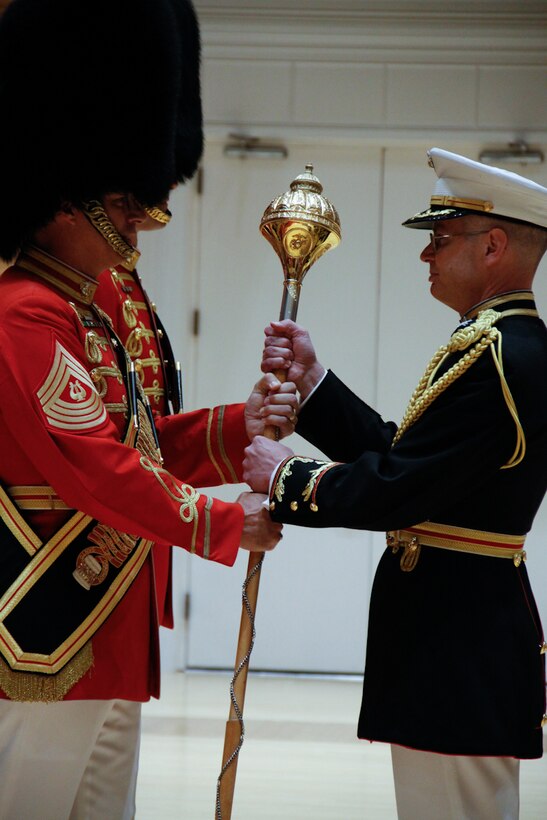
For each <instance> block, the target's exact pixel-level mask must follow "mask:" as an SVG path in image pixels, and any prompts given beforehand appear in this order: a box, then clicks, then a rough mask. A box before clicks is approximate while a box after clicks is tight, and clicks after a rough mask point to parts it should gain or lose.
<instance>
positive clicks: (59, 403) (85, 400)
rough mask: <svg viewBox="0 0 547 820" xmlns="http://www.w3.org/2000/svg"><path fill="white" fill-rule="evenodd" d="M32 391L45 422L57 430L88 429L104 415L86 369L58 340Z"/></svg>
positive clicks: (100, 422)
mask: <svg viewBox="0 0 547 820" xmlns="http://www.w3.org/2000/svg"><path fill="white" fill-rule="evenodd" d="M36 395H37V396H38V399H39V401H40V404H41V405H42V410H43V411H44V414H45V416H46V418H47V420H48V423H49V424H50V425H51V426H52V427H56V428H58V429H61V430H73V431H77V430H89V429H91V428H93V427H99V426H100V425H101V424H103V422H104V421H105V420H106V418H107V412H106V409H105V406H104V404H103V402H102V400H101V398H100V396H99V394H98V393H97V390H96V388H95V386H94V385H93V382H92V381H91V378H90V376H89V373H88V372H87V370H86V369H85V367H83V365H82V364H81V363H80V362H79V361H78V360H77V359H75V358H74V356H72V355H71V354H70V353H69V352H68V350H66V349H65V348H64V347H63V346H62V344H60V342H57V344H56V347H55V356H54V359H53V364H52V366H51V370H50V372H49V374H48V375H47V377H46V379H45V381H44V383H43V385H42V386H41V387H40V389H39V390H38V391H37V394H36Z"/></svg>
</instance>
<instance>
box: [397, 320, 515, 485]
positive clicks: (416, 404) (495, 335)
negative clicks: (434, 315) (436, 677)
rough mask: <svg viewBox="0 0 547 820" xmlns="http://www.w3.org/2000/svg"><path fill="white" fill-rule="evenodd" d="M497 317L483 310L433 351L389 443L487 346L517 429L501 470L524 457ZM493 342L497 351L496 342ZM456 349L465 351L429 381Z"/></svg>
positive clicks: (402, 433)
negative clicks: (505, 462)
mask: <svg viewBox="0 0 547 820" xmlns="http://www.w3.org/2000/svg"><path fill="white" fill-rule="evenodd" d="M500 318H501V313H498V312H497V311H495V310H490V309H489V310H485V311H482V312H481V313H479V315H478V317H477V319H476V321H475V322H474V323H473V324H472V325H469V326H468V327H464V328H461V329H460V330H457V331H456V332H455V333H454V334H453V335H452V337H451V339H450V341H449V342H448V344H446V345H443V346H442V347H440V348H439V350H438V351H437V352H436V353H435V355H434V356H433V358H432V359H431V361H430V362H429V364H428V366H427V368H426V370H425V373H424V375H423V376H422V378H421V379H420V382H419V384H418V386H417V388H416V389H415V391H414V393H413V394H412V397H411V399H410V402H409V404H408V407H407V409H406V411H405V414H404V416H403V420H402V422H401V424H400V426H399V429H398V430H397V433H396V435H395V438H394V439H393V444H392V446H394V445H395V444H397V442H398V441H400V439H401V438H402V436H403V435H404V434H405V433H406V431H407V430H408V429H409V427H411V426H412V425H413V424H414V423H415V422H416V421H417V420H418V419H419V418H420V417H421V416H422V415H423V413H425V411H426V410H427V408H428V407H429V406H430V405H431V404H432V403H433V402H434V401H435V399H436V398H437V397H438V396H440V394H441V393H443V392H444V391H445V390H446V388H447V387H449V386H450V385H451V384H452V383H453V382H455V381H456V379H458V378H459V377H460V376H462V375H463V374H464V373H465V372H466V371H467V370H468V369H469V368H470V367H471V365H472V364H473V363H474V362H476V361H477V360H478V359H479V357H480V356H482V354H483V353H484V351H485V350H486V349H487V348H490V350H491V353H492V358H493V359H494V364H495V366H496V369H497V371H498V373H499V376H500V381H501V388H502V392H503V397H504V399H505V403H506V404H507V408H508V410H509V412H510V413H511V416H512V418H513V421H514V422H515V426H516V428H517V443H516V446H515V450H514V452H513V455H512V456H511V458H510V459H509V461H508V462H507V464H505V465H504V466H503V467H502V469H509V468H511V467H515V466H516V465H517V464H519V463H520V462H521V461H522V459H523V458H524V454H525V452H526V441H525V438H524V431H523V429H522V425H521V423H520V421H519V417H518V412H517V408H516V405H515V402H514V399H513V396H512V395H511V391H510V389H509V385H508V384H507V381H506V379H505V375H504V372H503V360H502V352H501V333H500V331H499V330H498V328H496V327H494V326H493V325H494V324H495V323H496V322H497V321H498V319H500ZM495 343H497V351H496V345H495ZM472 344H474V347H472V348H471V349H470V350H467V348H469V346H470V345H472ZM458 350H467V353H464V355H463V356H462V357H461V359H459V360H458V361H457V362H456V363H455V364H454V365H452V367H451V368H450V369H449V370H447V371H446V373H444V374H443V375H442V376H441V377H440V378H439V379H437V381H435V382H434V381H433V379H434V378H435V374H436V373H437V371H438V370H439V368H440V366H441V365H442V363H443V362H444V361H445V359H446V358H447V356H449V355H450V354H451V353H456V352H457V351H458Z"/></svg>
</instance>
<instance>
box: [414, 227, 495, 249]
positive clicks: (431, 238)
mask: <svg viewBox="0 0 547 820" xmlns="http://www.w3.org/2000/svg"><path fill="white" fill-rule="evenodd" d="M481 233H490V228H488V229H487V230H484V231H464V232H463V233H442V234H438V233H437V234H435V233H430V234H429V241H430V243H431V246H432V248H433V253H437V251H438V250H440V248H441V247H442V245H438V244H437V243H438V242H439V239H453V237H455V236H478V235H479V234H481Z"/></svg>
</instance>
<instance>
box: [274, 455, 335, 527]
mask: <svg viewBox="0 0 547 820" xmlns="http://www.w3.org/2000/svg"><path fill="white" fill-rule="evenodd" d="M337 464H338V462H333V461H318V460H317V459H314V458H305V457H304V456H289V458H286V459H285V460H284V461H282V462H281V464H280V465H279V467H278V468H277V470H276V473H275V476H274V479H273V481H272V486H271V490H270V514H271V516H272V518H273V519H274V521H283V522H285V523H287V524H291V523H293V524H300V525H304V526H306V525H308V526H321V520H320V519H321V516H320V514H319V513H320V501H319V497H318V491H319V485H320V482H321V479H322V478H323V476H324V475H325V474H326V473H327V472H328V471H329V470H331V469H332V468H333V467H336V466H337Z"/></svg>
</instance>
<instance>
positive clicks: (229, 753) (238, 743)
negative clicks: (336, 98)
mask: <svg viewBox="0 0 547 820" xmlns="http://www.w3.org/2000/svg"><path fill="white" fill-rule="evenodd" d="M322 191H323V186H322V185H321V183H320V182H319V180H318V178H317V177H316V176H315V175H314V174H313V165H306V170H305V172H304V173H303V174H300V175H299V176H297V177H296V179H294V180H293V181H292V182H291V186H290V189H289V190H288V191H286V192H285V193H284V194H281V196H278V197H276V198H275V199H274V200H272V202H271V203H270V204H269V205H268V207H267V208H266V210H265V211H264V215H263V216H262V219H261V222H260V232H261V233H262V235H263V236H264V237H265V238H266V239H267V240H268V242H269V243H270V244H271V245H272V247H273V249H274V250H275V252H276V253H277V255H278V256H279V259H280V260H281V265H282V267H283V298H282V300H281V310H280V314H279V319H280V321H281V320H283V319H292V320H293V321H296V315H297V313H298V302H299V299H300V290H301V287H302V282H303V280H304V277H305V275H306V273H307V272H308V270H309V269H310V267H311V266H312V265H313V264H314V262H316V261H317V260H318V259H319V258H320V257H321V256H323V254H325V253H326V252H327V251H328V250H330V249H331V248H335V247H336V246H337V245H338V244H339V242H340V239H341V231H340V219H339V217H338V214H337V212H336V210H335V208H334V207H333V205H331V203H330V202H329V200H328V199H326V197H324V196H323V195H322ZM275 375H276V377H277V378H278V379H279V381H282V382H284V381H285V380H286V377H287V374H286V372H285V371H284V370H279V371H276V372H275ZM264 435H265V436H266V437H267V438H271V439H277V438H278V437H279V430H278V429H277V428H275V427H268V428H266V429H265V431H264ZM263 561H264V553H263V552H251V554H250V555H249V563H248V566H247V577H246V579H245V582H244V584H243V591H242V601H243V606H242V612H241V622H240V628H239V637H238V643H237V650H236V660H235V667H234V676H233V678H232V681H231V684H230V701H231V703H230V712H229V715H228V720H227V722H226V732H225V735H224V753H223V757H222V769H221V772H220V775H219V777H218V780H217V799H216V806H215V820H230V818H231V816H232V804H233V798H234V790H235V779H236V772H237V762H238V756H239V752H240V750H241V747H242V745H243V741H244V737H245V725H244V723H243V706H244V702H245V691H246V687H247V672H248V669H249V660H250V657H251V653H252V650H253V646H254V639H255V626H254V623H255V614H256V606H257V600H258V587H259V583H260V572H261V569H262V563H263Z"/></svg>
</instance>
